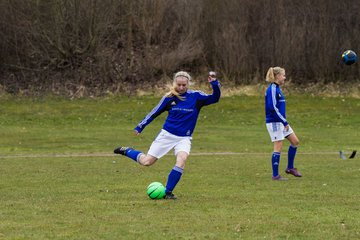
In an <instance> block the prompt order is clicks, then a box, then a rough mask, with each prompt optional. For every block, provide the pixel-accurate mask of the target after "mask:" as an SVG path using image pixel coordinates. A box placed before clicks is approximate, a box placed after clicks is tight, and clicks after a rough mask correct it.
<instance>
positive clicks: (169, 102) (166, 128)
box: [114, 71, 220, 199]
mask: <svg viewBox="0 0 360 240" xmlns="http://www.w3.org/2000/svg"><path fill="white" fill-rule="evenodd" d="M208 81H209V82H210V84H211V86H212V89H213V93H212V94H211V95H208V94H205V93H203V92H201V91H195V90H190V89H189V85H190V83H191V76H190V75H189V74H188V73H187V72H184V71H180V72H177V73H176V74H175V76H174V79H173V84H172V87H171V89H170V92H168V93H167V94H165V96H164V97H163V98H162V99H161V100H160V102H159V104H158V105H157V106H156V107H155V108H154V109H153V110H152V111H151V112H150V113H149V114H148V115H146V116H145V118H144V119H143V120H142V121H141V122H140V123H139V124H138V125H137V126H136V127H135V129H134V130H135V134H136V135H139V134H140V133H141V132H142V131H143V130H144V128H145V127H146V126H147V125H148V124H149V123H151V121H153V120H154V119H155V118H156V117H157V116H159V115H160V114H161V113H163V112H165V111H167V112H168V116H167V118H166V120H165V123H164V125H163V128H162V129H161V130H160V133H159V134H158V136H157V137H156V138H155V140H154V141H153V143H152V144H151V146H150V149H149V151H148V153H147V154H144V153H142V152H140V151H138V150H135V149H133V148H130V147H118V148H116V149H115V150H114V153H116V154H122V155H125V156H127V157H129V158H131V159H132V160H134V161H135V162H138V163H139V164H141V165H143V166H150V165H152V164H154V163H155V162H156V161H157V160H158V159H159V158H161V157H163V156H164V155H165V154H166V153H168V152H169V151H170V150H171V149H174V153H175V156H176V163H175V166H174V168H173V169H172V170H171V171H170V174H169V176H168V180H167V183H166V190H165V193H166V195H165V197H164V198H165V199H176V196H175V195H174V194H173V193H172V191H173V190H174V188H175V186H176V184H177V183H178V182H179V180H180V178H181V175H182V174H183V171H184V167H185V162H186V159H187V158H188V156H189V154H190V149H191V140H192V137H191V136H192V133H193V131H194V129H195V125H196V121H197V119H198V116H199V112H200V110H201V108H202V107H204V106H207V105H210V104H213V103H216V102H218V101H219V99H220V83H219V81H218V80H217V79H216V76H215V73H214V72H210V73H209V77H208Z"/></svg>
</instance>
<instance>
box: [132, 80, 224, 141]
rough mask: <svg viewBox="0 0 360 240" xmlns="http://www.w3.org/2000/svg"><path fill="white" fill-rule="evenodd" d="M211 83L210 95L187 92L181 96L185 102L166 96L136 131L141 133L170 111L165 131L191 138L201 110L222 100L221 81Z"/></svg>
mask: <svg viewBox="0 0 360 240" xmlns="http://www.w3.org/2000/svg"><path fill="white" fill-rule="evenodd" d="M210 83H211V86H212V89H213V93H212V94H210V95H208V94H205V93H203V92H201V91H194V90H187V92H186V93H184V94H182V95H181V96H182V97H184V100H180V99H178V98H177V97H175V96H174V97H166V96H164V97H163V98H162V99H161V100H160V102H159V104H158V105H157V106H156V107H155V108H154V109H153V110H152V111H151V112H150V113H149V114H148V115H146V117H145V118H144V119H143V120H142V121H141V122H140V123H139V124H138V125H137V126H136V128H135V130H136V131H137V132H139V133H140V132H141V131H142V130H144V128H145V127H146V126H147V125H148V124H149V123H150V122H151V121H152V120H154V119H155V118H156V117H157V116H159V115H160V114H161V113H163V112H165V111H168V116H167V118H166V120H165V123H164V125H163V129H165V130H166V131H168V132H169V133H172V134H174V135H176V136H191V135H192V133H193V131H194V129H195V125H196V121H197V119H198V116H199V113H200V110H201V108H202V107H203V106H207V105H210V104H213V103H216V102H218V101H219V99H220V94H221V92H220V83H219V81H218V80H216V81H213V82H210Z"/></svg>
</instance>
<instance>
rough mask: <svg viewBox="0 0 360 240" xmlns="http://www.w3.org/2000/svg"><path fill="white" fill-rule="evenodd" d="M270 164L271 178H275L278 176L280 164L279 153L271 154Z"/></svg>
mask: <svg viewBox="0 0 360 240" xmlns="http://www.w3.org/2000/svg"><path fill="white" fill-rule="evenodd" d="M271 163H272V170H273V176H274V177H276V176H277V175H279V164H280V153H279V152H273V154H272V158H271Z"/></svg>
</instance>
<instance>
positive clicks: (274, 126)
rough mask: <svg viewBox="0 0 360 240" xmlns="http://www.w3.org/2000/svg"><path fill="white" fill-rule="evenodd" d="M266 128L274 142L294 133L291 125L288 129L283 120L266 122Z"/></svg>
mask: <svg viewBox="0 0 360 240" xmlns="http://www.w3.org/2000/svg"><path fill="white" fill-rule="evenodd" d="M266 128H267V130H268V132H269V135H270V138H271V141H272V142H276V141H282V140H284V139H285V138H286V137H287V136H289V135H290V134H292V133H294V131H293V130H292V128H291V127H290V125H289V129H288V130H287V131H286V130H285V127H284V125H283V124H282V122H272V123H266Z"/></svg>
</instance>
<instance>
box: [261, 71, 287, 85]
mask: <svg viewBox="0 0 360 240" xmlns="http://www.w3.org/2000/svg"><path fill="white" fill-rule="evenodd" d="M282 72H285V69H284V68H281V67H271V68H269V70H268V71H267V73H266V78H265V81H267V82H271V83H272V82H275V81H276V75H278V74H280V73H282Z"/></svg>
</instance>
